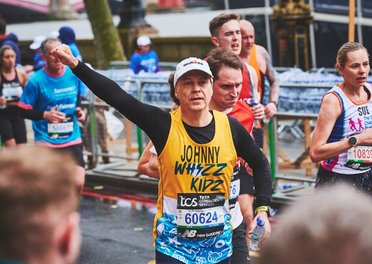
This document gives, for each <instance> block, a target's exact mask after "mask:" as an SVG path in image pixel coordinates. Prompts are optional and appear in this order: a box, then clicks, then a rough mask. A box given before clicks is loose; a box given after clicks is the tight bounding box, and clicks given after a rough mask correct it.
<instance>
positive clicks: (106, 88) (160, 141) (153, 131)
mask: <svg viewBox="0 0 372 264" xmlns="http://www.w3.org/2000/svg"><path fill="white" fill-rule="evenodd" d="M73 72H74V74H75V75H76V76H77V77H79V79H80V80H81V81H83V82H84V83H85V85H86V86H87V87H88V88H89V89H90V90H91V91H92V92H93V93H94V94H95V95H97V96H98V97H99V98H101V99H102V100H103V101H105V102H106V103H107V104H109V105H111V106H112V107H114V108H115V109H117V110H118V111H119V112H120V113H122V114H123V115H124V116H125V117H126V118H128V119H129V120H130V121H131V122H133V123H135V124H136V125H137V126H138V127H140V128H141V129H142V130H143V131H144V132H145V133H146V134H147V135H148V136H149V137H150V139H151V140H152V142H153V143H154V145H155V148H156V151H157V152H158V153H161V151H162V150H163V148H164V145H165V142H166V140H167V137H168V134H169V129H170V122H171V117H170V114H169V113H168V112H167V111H165V110H162V109H160V108H157V107H154V106H151V105H148V104H144V103H142V102H140V101H139V100H137V99H136V98H134V97H133V96H131V95H129V94H128V93H126V92H125V91H124V90H123V89H122V88H121V87H120V86H119V85H118V84H117V83H116V82H114V81H113V80H110V79H109V78H107V77H105V76H103V75H101V74H99V73H97V72H95V71H94V70H92V69H90V68H89V67H88V66H86V65H85V64H84V63H81V62H79V64H78V66H77V67H76V68H75V69H73Z"/></svg>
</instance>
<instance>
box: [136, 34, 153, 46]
mask: <svg viewBox="0 0 372 264" xmlns="http://www.w3.org/2000/svg"><path fill="white" fill-rule="evenodd" d="M150 44H151V40H150V38H149V37H148V36H141V37H139V38H138V39H137V45H138V46H146V45H150Z"/></svg>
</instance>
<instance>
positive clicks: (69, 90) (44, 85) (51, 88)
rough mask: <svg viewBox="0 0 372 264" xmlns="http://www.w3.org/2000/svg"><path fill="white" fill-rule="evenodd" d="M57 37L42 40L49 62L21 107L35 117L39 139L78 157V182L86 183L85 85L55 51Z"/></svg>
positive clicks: (27, 90) (31, 82)
mask: <svg viewBox="0 0 372 264" xmlns="http://www.w3.org/2000/svg"><path fill="white" fill-rule="evenodd" d="M60 44H61V42H60V41H59V40H58V39H56V38H47V39H46V40H44V41H43V42H42V43H41V52H42V55H43V57H44V58H45V61H46V65H45V67H44V68H42V69H40V70H39V71H37V72H36V73H35V74H34V76H33V77H32V78H31V79H30V80H29V81H28V83H27V84H26V86H25V88H24V90H23V94H22V96H21V99H20V102H19V107H20V108H21V109H22V110H23V116H24V117H26V118H29V119H32V120H33V122H32V128H33V130H34V136H35V142H38V143H42V144H43V145H45V146H47V147H50V148H53V149H57V150H61V151H63V152H68V153H71V154H72V155H73V157H74V158H75V160H76V162H77V165H78V168H77V173H76V175H77V184H78V186H79V187H80V188H81V187H82V186H83V184H84V174H85V173H84V172H85V171H84V166H85V162H84V157H83V150H82V139H81V133H80V129H79V125H78V121H84V119H85V113H84V111H83V110H82V109H81V108H80V107H79V103H80V99H81V97H82V95H83V94H84V91H83V90H84V89H85V86H84V84H83V83H82V82H81V81H80V80H79V78H77V77H76V76H75V75H74V74H73V73H72V71H71V70H70V69H69V68H68V67H66V66H65V65H63V64H62V63H61V62H60V61H59V59H58V58H56V57H55V56H53V55H52V53H51V51H52V50H53V49H54V48H55V47H57V46H58V45H60Z"/></svg>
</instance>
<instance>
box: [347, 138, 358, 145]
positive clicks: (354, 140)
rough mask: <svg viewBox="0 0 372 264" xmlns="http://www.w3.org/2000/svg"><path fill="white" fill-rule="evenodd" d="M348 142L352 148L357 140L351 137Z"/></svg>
mask: <svg viewBox="0 0 372 264" xmlns="http://www.w3.org/2000/svg"><path fill="white" fill-rule="evenodd" d="M348 142H349V144H350V145H352V146H353V147H354V146H355V145H356V144H357V143H358V140H357V138H356V137H354V136H351V137H349V139H348Z"/></svg>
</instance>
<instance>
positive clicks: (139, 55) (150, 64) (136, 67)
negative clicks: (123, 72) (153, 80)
mask: <svg viewBox="0 0 372 264" xmlns="http://www.w3.org/2000/svg"><path fill="white" fill-rule="evenodd" d="M137 46H138V49H137V50H135V51H134V53H133V54H132V56H131V58H130V65H129V67H130V68H131V69H132V70H133V72H134V73H135V74H137V73H139V72H141V71H144V72H152V73H154V72H158V71H159V57H158V54H156V52H155V51H154V50H152V49H151V40H150V38H149V37H148V36H141V37H139V38H138V39H137Z"/></svg>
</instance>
